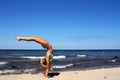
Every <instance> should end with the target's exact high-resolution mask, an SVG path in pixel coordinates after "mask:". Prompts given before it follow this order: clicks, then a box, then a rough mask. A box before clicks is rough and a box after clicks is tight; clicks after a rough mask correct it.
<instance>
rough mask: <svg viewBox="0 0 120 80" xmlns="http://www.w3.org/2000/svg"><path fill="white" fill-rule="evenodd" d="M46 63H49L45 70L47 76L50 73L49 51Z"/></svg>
mask: <svg viewBox="0 0 120 80" xmlns="http://www.w3.org/2000/svg"><path fill="white" fill-rule="evenodd" d="M46 63H47V67H46V71H45V77H48V73H49V71H50V54H49V53H48V52H47V54H46Z"/></svg>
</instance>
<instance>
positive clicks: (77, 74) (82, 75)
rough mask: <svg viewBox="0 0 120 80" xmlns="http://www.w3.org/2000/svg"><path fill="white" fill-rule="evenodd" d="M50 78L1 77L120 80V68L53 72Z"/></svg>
mask: <svg viewBox="0 0 120 80" xmlns="http://www.w3.org/2000/svg"><path fill="white" fill-rule="evenodd" d="M49 76H50V78H45V77H44V76H43V74H42V73H38V74H31V73H27V74H9V75H0V80H120V67H118V68H105V69H104V68H102V69H93V70H92V69H91V70H82V71H66V72H52V73H50V74H49Z"/></svg>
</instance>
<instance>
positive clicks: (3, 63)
mask: <svg viewBox="0 0 120 80" xmlns="http://www.w3.org/2000/svg"><path fill="white" fill-rule="evenodd" d="M5 64H8V62H0V65H5Z"/></svg>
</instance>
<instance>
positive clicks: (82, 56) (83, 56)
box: [77, 55, 86, 58]
mask: <svg viewBox="0 0 120 80" xmlns="http://www.w3.org/2000/svg"><path fill="white" fill-rule="evenodd" d="M77 57H81V58H85V57H86V55H77Z"/></svg>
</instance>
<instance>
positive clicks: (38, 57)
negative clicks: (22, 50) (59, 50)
mask: <svg viewBox="0 0 120 80" xmlns="http://www.w3.org/2000/svg"><path fill="white" fill-rule="evenodd" d="M21 58H27V59H41V58H45V56H22V57H21ZM65 58H66V56H63V55H61V56H53V59H65Z"/></svg>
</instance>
